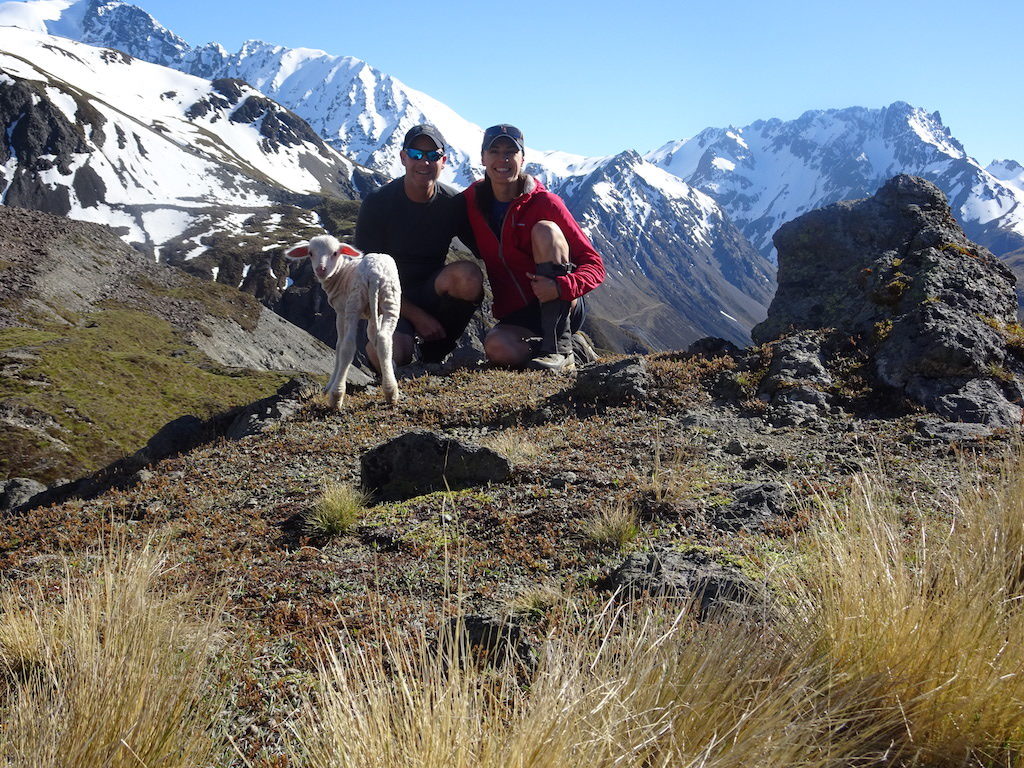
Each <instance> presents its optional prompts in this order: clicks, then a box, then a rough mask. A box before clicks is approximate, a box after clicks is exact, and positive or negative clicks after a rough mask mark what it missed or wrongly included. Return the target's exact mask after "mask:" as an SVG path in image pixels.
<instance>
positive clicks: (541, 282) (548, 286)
mask: <svg viewBox="0 0 1024 768" xmlns="http://www.w3.org/2000/svg"><path fill="white" fill-rule="evenodd" d="M526 276H527V277H528V278H530V287H531V288H532V289H533V295H534V296H536V297H537V301H539V302H541V303H544V302H546V301H554V300H555V299H557V298H559V295H558V283H556V282H555V281H554V280H553V279H551V278H550V277H541V276H540V275H534V274H532V273H530V272H527V273H526Z"/></svg>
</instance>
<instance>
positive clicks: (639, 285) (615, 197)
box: [555, 152, 775, 349]
mask: <svg viewBox="0 0 1024 768" xmlns="http://www.w3.org/2000/svg"><path fill="white" fill-rule="evenodd" d="M555 192H557V193H558V194H559V195H560V196H561V197H562V198H563V199H564V200H565V202H566V205H567V206H568V207H569V209H570V210H571V211H572V213H573V215H574V216H575V217H576V218H577V220H578V221H579V222H580V224H581V226H582V227H583V228H584V230H585V231H586V232H587V234H588V235H589V236H590V238H591V240H592V241H593V243H594V245H595V247H596V248H597V250H598V252H600V253H601V255H602V256H603V258H604V261H605V267H606V269H607V270H608V275H609V282H613V283H614V290H604V291H595V292H594V294H593V295H592V297H590V298H589V299H588V301H589V302H590V303H591V304H592V305H593V306H594V307H595V308H596V309H597V310H598V313H599V314H600V316H601V317H602V318H604V319H605V320H607V321H609V322H611V323H612V324H613V325H614V326H615V327H616V328H618V329H621V330H623V331H625V332H626V333H627V334H628V335H630V336H632V337H635V338H638V339H640V340H641V341H643V342H644V343H645V344H646V345H647V346H649V347H652V348H659V347H660V348H668V349H676V348H683V347H685V346H687V345H688V344H689V343H690V342H692V341H694V340H696V339H698V338H701V337H704V336H718V337H721V338H725V339H728V340H730V341H733V342H735V343H737V344H744V343H747V340H748V338H749V329H750V327H751V326H752V325H753V324H755V323H757V322H759V321H760V319H761V318H763V317H764V316H765V313H766V311H767V306H768V303H769V302H770V301H771V298H772V294H773V293H774V288H775V285H774V282H773V272H774V270H773V269H772V266H771V264H769V263H768V261H767V260H765V259H764V258H763V257H761V256H760V255H759V254H758V253H757V252H756V251H755V250H754V249H753V248H751V246H750V245H749V243H747V241H746V240H745V239H744V237H743V236H742V235H741V234H740V233H739V231H737V229H736V228H735V227H734V226H733V225H732V223H731V222H730V221H729V219H728V217H727V216H725V215H724V214H723V213H722V210H721V208H719V207H718V205H717V204H716V203H715V202H714V200H712V199H711V198H710V197H709V196H708V195H706V194H704V193H703V192H700V191H699V190H697V189H694V188H693V187H691V186H689V185H688V184H686V183H685V182H683V181H681V180H680V179H679V178H677V177H675V176H673V175H672V174H669V173H667V172H666V171H664V170H663V169H661V168H658V167H657V166H654V165H652V164H651V163H648V162H645V161H644V160H643V158H641V157H640V156H639V155H638V154H637V153H635V152H623V153H621V154H619V155H617V156H615V157H613V158H610V159H608V160H607V161H604V162H601V163H599V164H598V165H597V166H596V167H595V168H594V169H593V170H591V171H590V172H589V173H581V174H580V175H574V176H571V177H569V178H567V179H566V180H564V181H562V182H561V183H560V184H558V185H557V186H556V187H555Z"/></svg>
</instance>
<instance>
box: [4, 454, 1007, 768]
mask: <svg viewBox="0 0 1024 768" xmlns="http://www.w3.org/2000/svg"><path fill="white" fill-rule="evenodd" d="M1020 469H1021V467H1020V465H1019V464H1014V465H1012V466H1010V467H1009V468H1008V469H1007V471H1006V473H1005V478H1004V480H1003V482H1002V484H1001V485H999V486H998V487H989V486H987V485H984V484H978V485H977V486H975V487H972V488H967V489H965V491H964V492H963V493H961V494H959V495H954V494H952V493H951V494H949V496H948V498H947V502H946V504H945V505H944V506H943V508H941V509H935V508H931V509H913V508H908V507H907V506H905V505H902V506H901V505H900V504H898V503H897V502H895V501H894V499H896V498H898V496H897V494H895V493H894V492H893V490H894V489H893V488H887V487H885V485H884V484H881V485H879V484H878V483H877V481H875V482H872V481H869V480H867V479H862V482H861V484H860V485H859V486H858V487H857V488H856V492H855V493H854V494H853V495H852V497H851V498H850V499H847V500H846V501H845V502H844V503H843V504H842V505H840V504H838V503H831V504H830V503H829V502H827V501H823V502H822V507H823V513H822V517H821V519H820V520H819V521H818V522H819V524H818V526H817V528H816V529H815V530H814V531H813V533H812V534H811V535H810V536H809V537H808V539H807V541H806V546H805V548H804V553H803V555H804V556H803V560H802V563H801V570H800V571H799V573H800V576H799V578H797V579H793V576H792V571H791V570H786V571H785V572H786V573H787V574H789V575H788V576H787V578H789V579H792V580H793V582H795V583H793V582H791V583H787V584H786V585H784V586H785V592H781V591H780V592H779V594H780V596H782V597H783V599H782V600H780V605H776V606H772V607H771V609H770V610H765V611H755V612H752V613H751V614H750V615H742V614H736V613H730V614H728V615H725V614H723V615H721V616H717V617H715V616H712V617H711V618H710V619H706V620H699V619H698V618H697V616H696V615H695V614H693V613H691V612H690V611H689V610H688V609H687V610H682V611H679V610H669V609H667V608H666V607H665V606H663V605H656V604H649V603H635V604H631V605H627V606H618V607H617V606H616V605H615V604H612V605H609V606H607V607H606V608H605V609H604V611H603V612H600V613H599V614H598V615H597V616H594V615H593V614H591V613H587V612H585V610H584V609H583V608H581V607H580V604H579V603H576V602H569V601H564V602H562V603H561V605H562V606H563V610H560V611H559V612H558V615H557V616H556V617H554V619H552V620H551V621H549V622H548V625H550V627H551V628H550V630H549V631H550V634H549V635H548V637H547V638H546V639H545V640H544V641H543V643H542V644H541V645H540V647H539V648H538V653H537V665H536V668H533V667H529V668H527V667H525V666H522V665H519V664H518V663H509V664H507V665H505V666H498V667H484V666H479V665H477V664H474V663H472V662H470V661H468V660H467V655H468V654H466V653H465V649H464V648H461V647H459V646H458V645H457V642H456V641H454V640H449V641H445V640H443V639H442V640H441V641H436V640H433V641H432V640H430V639H428V638H427V637H426V634H424V636H422V637H420V638H418V640H417V641H413V642H407V641H398V640H395V639H394V638H396V637H398V636H400V633H396V632H394V631H393V629H394V628H393V627H391V626H390V625H389V624H388V623H387V622H385V621H382V622H381V625H380V627H379V628H378V629H379V636H378V638H376V639H374V638H370V637H368V636H367V633H366V632H365V629H364V628H360V633H359V637H358V638H357V637H347V636H342V637H339V638H329V640H330V642H329V643H328V645H329V646H330V648H331V649H333V650H329V651H327V652H326V653H325V656H324V661H323V662H322V667H321V669H320V679H321V687H320V690H319V691H318V692H317V693H316V695H315V696H311V697H310V698H309V699H308V700H307V701H306V703H305V705H304V707H303V710H302V712H301V715H300V716H299V718H298V719H297V720H296V721H295V722H292V723H288V724H287V727H288V728H289V732H290V733H292V734H293V735H292V737H291V739H290V744H289V749H290V751H291V761H292V762H291V765H293V766H294V767H295V768H327V766H331V768H336V767H337V768H371V767H372V768H413V767H415V768H435V767H436V768H440V766H444V767H445V768H449V767H450V766H453V767H454V768H498V767H499V766H500V768H509V767H511V768H555V767H556V766H557V767H558V768H584V767H585V768H613V766H614V767H615V768H670V767H671V768H698V767H699V768H741V767H742V768H749V767H750V766H757V767H758V768H776V767H777V768H783V767H784V766H785V767H786V768H788V767H790V766H800V767H801V768H840V767H843V768H846V767H848V766H869V765H870V766H893V767H894V768H895V767H899V768H905V767H909V766H939V767H942V768H946V767H948V768H953V767H954V766H1020V765H1022V764H1024V675H1022V674H1021V670H1022V669H1024V610H1022V605H1021V603H1022V602H1024V601H1022V596H1024V480H1022V479H1020V478H1021V477H1022V476H1024V474H1022V473H1021V472H1020ZM971 476H972V473H971V472H970V471H965V472H964V477H971ZM908 521H909V524H908ZM162 567H164V561H163V560H162V559H161V557H160V556H159V554H158V553H156V552H153V551H152V550H150V549H146V550H144V551H143V552H141V553H139V554H136V555H132V556H129V555H126V554H124V553H123V552H118V551H117V550H111V551H109V552H108V553H107V555H106V558H105V560H104V561H103V562H102V564H101V566H100V568H99V569H98V572H97V574H96V575H95V576H94V577H91V578H89V579H87V580H84V581H80V582H76V581H74V580H73V579H72V578H71V577H70V576H69V577H68V579H67V580H66V582H65V584H64V587H63V590H62V591H61V594H60V595H58V596H57V597H58V599H56V600H54V599H52V598H53V596H52V595H44V594H43V593H42V592H40V593H39V594H37V595H34V596H30V598H31V599H29V600H23V601H21V602H19V599H16V598H15V597H14V596H11V595H7V596H5V597H4V599H3V601H2V602H0V725H2V727H0V765H4V766H11V768H23V767H24V768H27V767H28V766H32V767H33V768H58V766H60V767H61V768H63V767H64V766H76V768H78V767H81V768H94V767H96V768H98V767H99V766H112V767H113V768H128V767H129V766H131V767H132V768H135V767H136V766H153V767H155V766H160V767H161V768H185V767H186V766H195V767H196V768H199V767H200V766H208V765H220V764H221V763H220V762H217V761H218V752H217V750H218V749H219V748H220V746H221V745H220V743H219V741H218V738H217V728H216V726H215V725H214V718H213V713H214V712H217V711H219V706H218V703H217V701H216V700H215V699H214V698H212V697H211V693H210V690H211V686H210V675H209V669H210V659H211V655H212V651H211V647H212V638H213V630H214V627H213V626H212V623H206V624H203V625H200V626H197V625H196V624H195V623H194V622H192V623H189V622H186V621H185V620H183V619H182V616H183V615H185V613H184V612H183V611H182V605H181V601H182V599H183V598H181V597H174V596H168V595H161V594H160V592H159V590H158V589H157V584H158V581H159V574H160V570H161V568H162ZM778 587H779V588H780V589H781V587H782V585H778ZM537 602H538V604H539V601H537ZM533 603H534V601H533V600H532V599H531V604H533ZM214 612H215V611H214ZM424 626H426V623H424ZM424 632H425V630H424ZM454 636H456V637H458V636H459V633H455V635H454ZM400 642H401V644H399V643H400Z"/></svg>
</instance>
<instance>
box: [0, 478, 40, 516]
mask: <svg viewBox="0 0 1024 768" xmlns="http://www.w3.org/2000/svg"><path fill="white" fill-rule="evenodd" d="M45 490H46V486H45V485H43V484H42V483H40V482H37V481H35V480H32V479H31V478H28V477H13V478H11V479H10V480H7V481H6V482H3V483H0V514H3V513H5V512H10V511H12V510H14V509H17V508H18V507H20V506H21V505H22V504H24V503H26V502H27V501H29V499H31V498H32V497H33V496H36V495H37V494H40V493H42V492H43V491H45Z"/></svg>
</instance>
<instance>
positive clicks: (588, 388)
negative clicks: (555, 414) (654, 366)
mask: <svg viewBox="0 0 1024 768" xmlns="http://www.w3.org/2000/svg"><path fill="white" fill-rule="evenodd" d="M649 387H650V377H649V375H648V373H647V362H646V361H645V359H644V358H642V357H628V358H626V359H625V360H617V361H615V362H611V363H600V364H597V365H592V366H589V367H587V368H584V369H582V370H581V371H580V372H579V374H578V375H577V377H576V383H575V384H574V385H573V389H572V393H573V396H574V397H575V398H576V400H577V401H578V402H580V403H588V404H592V405H619V404H621V403H628V402H636V401H642V400H646V399H647V390H648V388H649Z"/></svg>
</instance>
